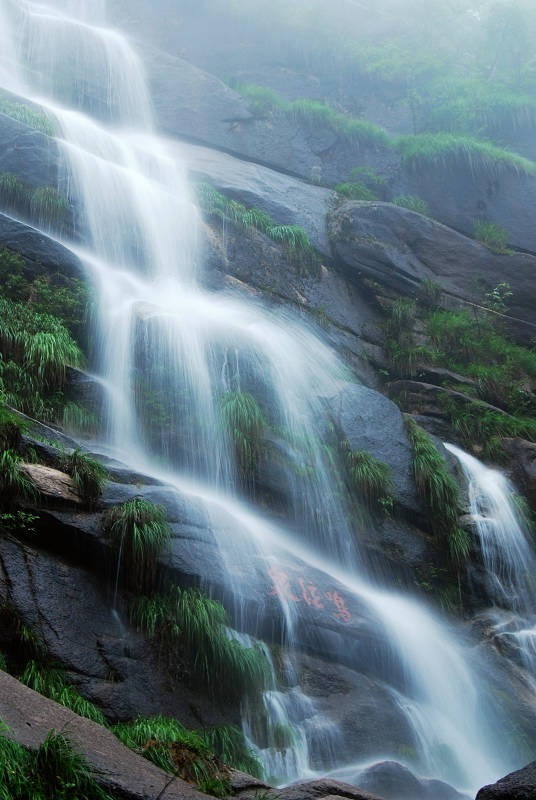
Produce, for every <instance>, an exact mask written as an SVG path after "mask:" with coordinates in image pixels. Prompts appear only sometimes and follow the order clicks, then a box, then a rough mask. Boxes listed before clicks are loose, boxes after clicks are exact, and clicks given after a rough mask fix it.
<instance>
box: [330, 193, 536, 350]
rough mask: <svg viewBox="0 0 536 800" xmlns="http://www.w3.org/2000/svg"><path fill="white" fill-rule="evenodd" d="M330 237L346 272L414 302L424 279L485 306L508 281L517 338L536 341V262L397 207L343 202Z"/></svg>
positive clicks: (332, 216)
mask: <svg viewBox="0 0 536 800" xmlns="http://www.w3.org/2000/svg"><path fill="white" fill-rule="evenodd" d="M329 231H330V238H331V241H332V245H333V248H334V253H335V256H336V257H337V258H338V259H339V262H340V264H341V267H342V269H343V270H344V273H345V274H346V275H347V276H348V278H349V279H350V280H353V281H355V282H356V283H358V284H362V283H363V281H364V280H367V279H368V280H369V281H375V282H377V283H379V284H381V286H383V287H387V288H389V289H392V290H394V291H395V292H397V293H401V294H407V295H413V296H414V295H415V294H416V293H417V292H418V290H419V286H420V285H421V284H422V282H423V281H433V282H434V283H437V284H439V285H440V286H441V288H442V289H443V291H444V292H445V293H446V294H448V295H451V296H452V297H454V298H456V299H464V300H469V301H471V302H474V303H476V304H481V303H482V300H483V296H484V293H485V292H486V291H490V290H492V289H494V288H495V287H496V286H497V285H498V284H500V283H502V282H505V281H506V282H507V283H509V284H510V286H511V289H512V292H513V297H512V299H511V302H510V310H509V318H510V319H511V321H512V324H513V325H515V330H516V333H518V334H519V336H522V337H523V338H525V339H527V338H528V339H530V338H532V336H533V335H534V327H535V325H536V310H535V307H534V303H533V302H532V298H533V297H534V295H535V294H536V258H535V257H534V256H532V255H529V254H527V253H515V254H512V255H496V254H495V253H492V252H491V251H490V250H489V249H488V248H487V247H484V246H483V245H481V244H479V243H478V242H475V241H473V240H472V239H469V238H467V237H466V236H463V235H462V234H460V233H457V232H456V231H454V230H452V229H451V228H447V227H446V226H445V225H442V224H441V223H439V222H436V221H435V220H432V219H429V218H428V217H424V216H422V215H421V214H417V213H415V212H413V211H408V210H406V209H404V208H399V207H398V206H394V205H392V204H390V203H360V202H348V203H344V204H343V205H342V206H341V207H340V208H338V209H337V210H336V211H335V212H334V213H333V214H332V215H331V217H330V225H329Z"/></svg>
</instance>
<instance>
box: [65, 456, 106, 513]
mask: <svg viewBox="0 0 536 800" xmlns="http://www.w3.org/2000/svg"><path fill="white" fill-rule="evenodd" d="M62 466H63V469H64V470H65V472H67V473H68V474H69V475H70V476H71V478H72V479H73V483H74V486H75V488H76V491H77V492H78V494H79V495H80V497H81V498H82V500H83V501H84V503H86V505H87V506H89V507H90V508H92V507H94V506H95V505H96V504H97V502H98V499H99V497H100V496H101V494H102V490H103V488H104V484H105V482H106V480H107V479H108V477H109V472H108V470H107V469H106V467H104V466H103V465H102V464H101V463H99V462H98V461H97V459H96V458H93V456H90V455H88V454H87V453H84V452H82V450H81V449H80V448H79V447H78V448H77V449H76V450H74V451H73V452H72V453H70V454H69V455H66V456H63V458H62Z"/></svg>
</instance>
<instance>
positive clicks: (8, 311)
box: [0, 297, 82, 390]
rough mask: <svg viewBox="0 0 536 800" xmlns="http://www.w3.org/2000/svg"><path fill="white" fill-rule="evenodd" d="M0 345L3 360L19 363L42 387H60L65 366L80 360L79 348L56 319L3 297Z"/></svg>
mask: <svg viewBox="0 0 536 800" xmlns="http://www.w3.org/2000/svg"><path fill="white" fill-rule="evenodd" d="M0 347H1V349H2V355H3V359H4V361H7V360H8V359H11V360H13V361H14V362H15V363H16V364H18V365H20V366H22V367H23V368H24V369H25V370H26V372H27V373H28V375H29V376H30V377H32V378H33V379H34V380H35V381H36V382H37V383H39V385H40V386H41V387H42V389H44V390H47V389H48V390H50V389H58V388H61V386H62V385H63V382H64V380H65V370H66V367H67V366H68V365H69V366H80V364H81V362H82V353H81V351H80V348H79V347H78V345H77V344H76V342H75V341H74V340H73V339H72V337H71V335H70V334H69V331H68V330H67V329H66V328H65V327H64V325H63V324H62V322H61V321H60V320H59V319H57V318H56V317H53V316H52V315H50V314H40V313H36V312H35V311H33V309H32V308H30V307H29V306H26V305H23V304H22V303H16V302H13V301H12V300H7V299H6V298H3V297H0Z"/></svg>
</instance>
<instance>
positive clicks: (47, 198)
mask: <svg viewBox="0 0 536 800" xmlns="http://www.w3.org/2000/svg"><path fill="white" fill-rule="evenodd" d="M68 213H69V203H68V201H67V198H66V197H64V196H63V195H62V194H60V192H58V190H57V189H56V188H55V187H54V186H40V187H38V188H37V189H35V190H34V191H33V192H32V195H31V198H30V215H31V217H32V219H33V220H34V221H35V222H36V223H37V224H38V225H44V226H46V227H51V228H56V229H60V228H61V227H62V226H63V225H64V223H65V222H66V220H67V217H68Z"/></svg>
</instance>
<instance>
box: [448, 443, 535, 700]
mask: <svg viewBox="0 0 536 800" xmlns="http://www.w3.org/2000/svg"><path fill="white" fill-rule="evenodd" d="M445 447H446V448H447V450H449V452H451V453H452V454H453V455H454V456H455V457H456V458H457V459H458V461H459V462H460V464H461V466H462V469H463V472H464V474H465V477H466V480H467V486H468V491H469V511H470V514H471V517H472V520H473V523H474V530H475V532H476V534H477V536H478V541H479V545H480V552H481V554H482V560H483V562H484V568H485V582H486V586H487V590H488V594H489V597H490V600H491V601H492V602H493V603H494V604H495V605H496V606H497V607H498V608H500V609H506V610H508V611H512V612H513V613H514V615H515V618H514V619H513V620H512V619H509V620H507V621H505V619H504V618H502V617H500V618H499V620H498V625H497V634H498V635H499V636H501V637H503V638H504V639H510V640H512V639H513V640H514V641H515V642H516V643H517V647H518V648H519V651H520V654H521V658H522V661H523V663H524V665H525V666H526V668H527V670H528V673H529V677H530V678H531V681H532V686H533V687H534V686H536V590H535V585H534V575H535V574H536V550H535V547H534V540H533V537H532V531H531V530H530V526H529V524H528V522H527V519H526V518H525V516H524V513H523V510H522V508H520V506H519V503H516V497H517V495H516V491H515V488H514V486H513V485H512V484H511V482H510V481H509V480H508V479H507V478H506V476H505V475H503V473H502V472H499V471H498V470H496V469H490V468H489V467H486V466H485V465H484V464H482V463H481V462H480V461H478V459H476V458H474V456H471V455H469V453H465V452H464V451H463V450H461V449H460V448H459V447H456V446H455V445H452V444H446V445H445Z"/></svg>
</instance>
